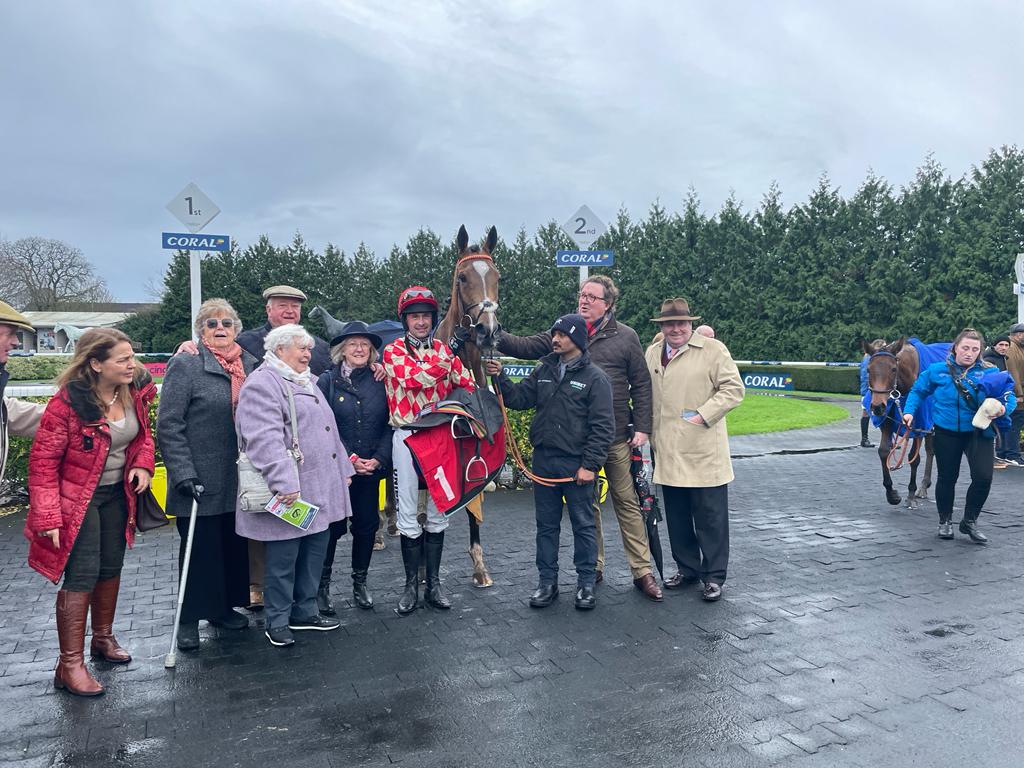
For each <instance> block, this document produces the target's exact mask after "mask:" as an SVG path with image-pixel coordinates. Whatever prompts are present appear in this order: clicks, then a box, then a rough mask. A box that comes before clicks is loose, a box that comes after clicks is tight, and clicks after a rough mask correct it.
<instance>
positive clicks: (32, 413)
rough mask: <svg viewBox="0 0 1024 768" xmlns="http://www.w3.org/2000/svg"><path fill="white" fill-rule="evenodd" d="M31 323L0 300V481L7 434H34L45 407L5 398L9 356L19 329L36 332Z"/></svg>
mask: <svg viewBox="0 0 1024 768" xmlns="http://www.w3.org/2000/svg"><path fill="white" fill-rule="evenodd" d="M33 330H35V329H34V328H33V327H32V323H30V322H29V321H28V318H26V317H25V316H24V315H23V314H21V313H20V312H18V310H16V309H15V308H14V307H12V306H11V305H10V304H8V303H7V302H5V301H0V398H2V400H3V402H2V403H0V482H3V479H4V469H5V467H6V465H7V449H8V447H9V445H10V443H9V440H8V437H7V433H8V430H9V431H10V433H11V434H13V435H18V436H19V437H33V436H34V435H35V433H36V428H37V427H38V426H39V419H40V418H42V416H43V406H42V405H39V404H37V403H26V402H25V401H24V400H16V399H14V398H13V397H4V390H5V389H6V388H7V379H8V377H9V376H10V374H9V373H8V372H7V357H8V355H10V353H11V350H12V349H15V348H16V347H17V346H18V344H19V341H18V331H33Z"/></svg>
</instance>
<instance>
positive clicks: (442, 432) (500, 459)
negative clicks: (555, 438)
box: [405, 422, 505, 515]
mask: <svg viewBox="0 0 1024 768" xmlns="http://www.w3.org/2000/svg"><path fill="white" fill-rule="evenodd" d="M456 435H458V436H456ZM405 444H406V445H407V446H409V451H410V453H412V458H413V461H414V462H415V463H416V469H417V470H418V471H419V473H420V476H421V477H422V478H423V481H424V482H425V483H426V485H427V493H429V494H430V498H431V499H433V501H434V504H435V505H437V510H438V512H440V513H441V514H444V515H451V514H453V513H455V512H457V511H458V510H460V509H462V508H463V507H464V506H466V504H468V503H469V502H471V501H472V500H473V499H474V498H476V497H477V496H479V495H480V494H481V493H483V490H484V487H485V486H486V485H487V484H488V483H489V482H491V480H493V479H494V478H495V477H497V476H498V472H500V471H501V467H502V465H504V463H505V427H504V426H501V427H500V428H499V429H498V431H497V432H495V433H494V435H493V439H492V440H488V439H487V438H486V437H485V438H480V437H478V436H477V434H476V433H475V432H473V430H470V429H465V428H462V429H460V428H458V426H457V425H454V424H452V423H451V422H448V423H444V424H438V425H437V426H433V427H428V428H426V429H419V430H417V431H415V432H413V433H412V434H411V435H409V436H408V437H407V438H405Z"/></svg>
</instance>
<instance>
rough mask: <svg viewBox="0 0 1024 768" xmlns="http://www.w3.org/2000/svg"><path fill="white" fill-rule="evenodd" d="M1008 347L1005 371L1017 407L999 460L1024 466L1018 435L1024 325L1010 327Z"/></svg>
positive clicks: (1023, 424) (1023, 421) (1023, 411)
mask: <svg viewBox="0 0 1024 768" xmlns="http://www.w3.org/2000/svg"><path fill="white" fill-rule="evenodd" d="M1006 335H1007V336H1009V337H1010V346H1009V347H1008V348H1007V350H1006V371H1007V372H1008V373H1009V374H1010V375H1011V376H1013V392H1014V395H1016V398H1017V407H1016V409H1015V410H1014V411H1013V413H1012V414H1011V415H1010V429H1009V430H1008V431H1007V434H1006V435H1005V437H1004V441H1003V444H1002V450H1003V453H1002V455H1001V456H1000V458H1001V459H1002V460H1003V461H1004V462H1006V464H1007V465H1008V466H1011V467H1013V466H1024V458H1022V457H1021V453H1020V433H1021V430H1022V429H1024V323H1017V324H1016V325H1014V326H1012V327H1011V328H1010V330H1009V331H1008V332H1007V334H1006Z"/></svg>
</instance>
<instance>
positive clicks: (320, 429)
mask: <svg viewBox="0 0 1024 768" xmlns="http://www.w3.org/2000/svg"><path fill="white" fill-rule="evenodd" d="M284 387H288V388H289V389H291V391H292V394H293V396H294V398H295V414H296V417H297V420H298V424H299V448H300V449H301V451H302V456H303V461H302V464H301V465H299V466H296V464H295V461H294V460H293V459H292V457H291V456H290V455H289V453H288V448H289V447H290V446H291V442H292V434H291V427H290V419H289V416H288V398H287V396H286V395H285V391H284ZM235 425H236V427H237V429H238V436H239V442H240V444H241V448H242V450H244V451H245V453H246V455H248V457H249V459H250V461H252V463H253V466H255V467H256V469H258V470H259V471H260V473H262V475H263V477H264V478H265V479H266V481H267V485H269V486H270V490H271V491H273V492H274V493H294V492H295V491H299V492H300V493H301V494H302V498H303V499H304V500H305V501H308V502H310V503H312V504H316V505H317V506H319V507H320V512H319V513H317V516H316V519H315V520H314V521H313V524H312V525H311V526H310V528H309V530H308V531H303V530H301V529H299V528H296V527H295V526H293V525H289V524H288V523H286V522H284V521H283V520H279V519H278V518H276V517H274V516H273V515H271V514H270V513H269V512H263V511H260V512H243V511H242V510H241V509H238V507H237V506H236V508H235V530H236V531H237V532H238V534H239V535H241V536H245V537H246V538H249V539H255V540H256V541H280V540H283V539H296V538H299V537H300V536H305V535H307V534H312V533H319V532H320V531H323V530H325V529H326V528H327V527H328V525H330V524H331V523H333V522H335V521H337V520H343V519H344V518H346V517H351V515H352V505H351V503H350V501H349V495H348V482H347V478H348V477H350V476H352V475H354V474H355V470H353V468H352V462H351V461H349V458H348V455H349V452H348V449H347V448H346V447H345V445H344V443H342V441H341V437H340V435H338V429H337V426H336V425H335V423H334V413H333V412H332V411H331V407H330V406H329V405H328V404H327V401H326V400H325V399H324V396H323V394H321V392H320V390H318V389H315V388H314V391H312V392H311V391H309V390H307V389H303V388H302V387H300V386H299V385H297V384H294V383H292V382H290V381H286V380H285V379H284V378H283V377H282V376H281V375H280V374H278V373H277V371H275V370H273V369H272V368H269V367H268V366H267V365H266V364H263V365H261V366H260V367H259V368H257V369H256V370H255V371H253V372H252V373H251V374H249V377H248V378H247V379H246V380H245V383H244V384H243V385H242V390H241V392H240V393H239V396H238V411H237V413H236V414H235Z"/></svg>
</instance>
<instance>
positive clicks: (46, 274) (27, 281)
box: [0, 237, 112, 311]
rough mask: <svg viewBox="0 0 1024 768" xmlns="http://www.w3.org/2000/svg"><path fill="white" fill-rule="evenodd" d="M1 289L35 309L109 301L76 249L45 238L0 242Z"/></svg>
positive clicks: (19, 302)
mask: <svg viewBox="0 0 1024 768" xmlns="http://www.w3.org/2000/svg"><path fill="white" fill-rule="evenodd" d="M0 292H2V294H3V296H4V297H7V296H10V297H12V298H15V299H16V301H17V304H16V305H20V306H21V307H22V308H23V309H29V310H37V311H40V310H54V309H61V308H62V307H64V306H65V305H68V304H76V303H91V302H105V301H111V300H112V298H111V295H110V291H108V290H107V286H106V284H105V283H104V282H103V280H102V279H101V278H100V277H98V276H97V275H96V273H95V272H94V271H93V267H92V264H90V263H89V261H88V260H87V259H86V258H85V256H84V255H83V254H82V252H81V251H80V250H79V249H78V248H75V247H73V246H71V245H68V244H67V243H65V242H62V241H60V240H50V239H48V238H44V237H25V238H22V239H21V240H15V241H14V242H0ZM5 300H7V301H10V299H6V298H5Z"/></svg>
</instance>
